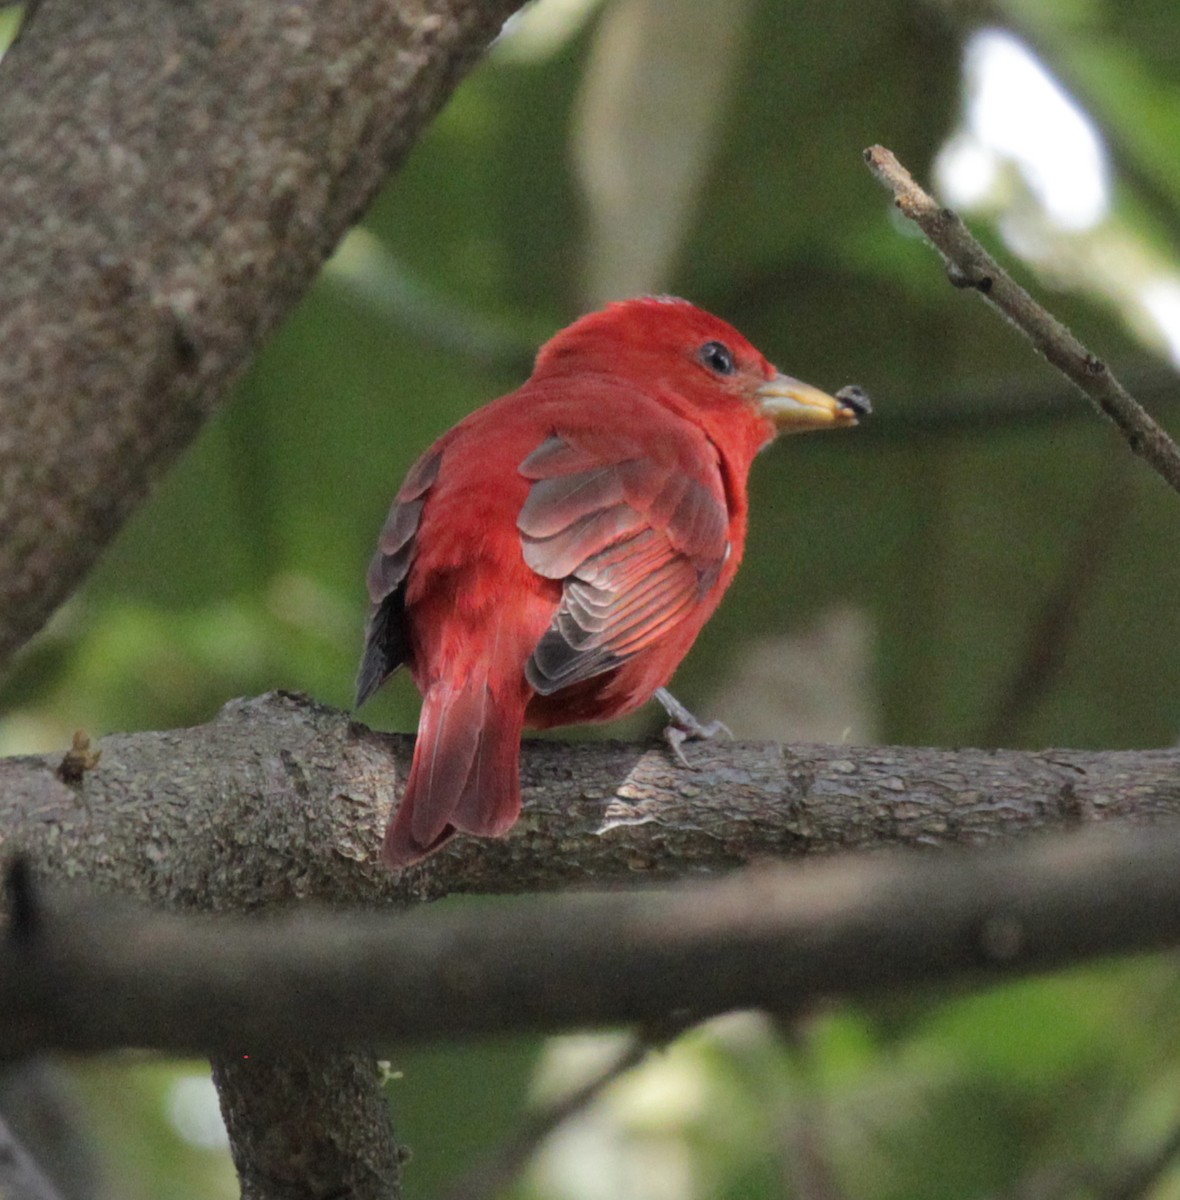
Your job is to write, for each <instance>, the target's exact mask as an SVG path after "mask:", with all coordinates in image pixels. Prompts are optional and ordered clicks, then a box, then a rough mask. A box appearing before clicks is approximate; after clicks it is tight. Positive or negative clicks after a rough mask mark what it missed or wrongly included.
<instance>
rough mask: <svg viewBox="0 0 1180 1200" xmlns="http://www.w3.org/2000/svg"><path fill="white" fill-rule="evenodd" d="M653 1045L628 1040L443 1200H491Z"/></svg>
mask: <svg viewBox="0 0 1180 1200" xmlns="http://www.w3.org/2000/svg"><path fill="white" fill-rule="evenodd" d="M654 1045H655V1043H654V1042H651V1041H649V1040H647V1039H646V1038H642V1037H634V1038H630V1039H629V1040H628V1041H627V1043H626V1045H625V1046H624V1047H623V1048H622V1049H621V1050H620V1051H619V1053H618V1054H617V1055H616V1056H615V1057H614V1058H613V1059H612V1060H611V1062H610V1063H608V1064H607V1065H606V1066H605V1067H604V1068H603V1069H602V1070H601V1071H600V1072H599V1073H598V1074H597V1075H595V1076H594V1077H593V1078H591V1079H588V1080H586V1082H585V1083H583V1084H582V1085H581V1086H580V1087H576V1088H574V1089H573V1091H571V1092H569V1093H567V1094H566V1095H564V1096H561V1097H559V1098H558V1099H557V1100H555V1101H554V1102H553V1103H552V1104H549V1105H547V1106H546V1107H545V1108H542V1109H540V1110H539V1111H538V1112H534V1113H530V1114H529V1115H528V1116H527V1117H526V1118H525V1120H524V1123H523V1124H522V1125H521V1127H520V1128H519V1129H518V1130H517V1131H516V1133H514V1134H513V1135H512V1136H511V1137H510V1138H508V1140H507V1141H505V1142H504V1143H503V1145H501V1146H499V1147H497V1149H496V1150H494V1151H493V1152H492V1153H491V1154H490V1155H488V1157H487V1158H485V1159H484V1160H483V1161H482V1162H481V1163H479V1164H478V1165H477V1166H476V1167H474V1168H473V1169H472V1170H471V1171H468V1172H467V1174H465V1175H464V1176H463V1178H462V1179H460V1180H459V1181H458V1182H457V1183H456V1184H455V1185H454V1186H453V1187H451V1188H449V1189H448V1190H447V1191H446V1192H444V1193H443V1195H444V1200H492V1198H493V1197H495V1196H497V1195H499V1194H500V1192H502V1191H503V1190H504V1189H505V1188H506V1187H508V1185H509V1184H510V1183H512V1181H513V1180H514V1179H515V1178H516V1177H517V1176H518V1175H519V1174H520V1172H521V1171H522V1170H523V1169H524V1167H525V1166H526V1165H527V1163H528V1162H529V1160H530V1159H531V1158H532V1157H533V1155H534V1154H535V1153H536V1152H537V1150H538V1148H539V1147H540V1146H541V1144H542V1142H544V1141H545V1139H546V1138H548V1137H549V1135H550V1134H552V1133H553V1132H554V1130H556V1129H557V1128H558V1126H560V1125H562V1124H564V1123H565V1122H566V1121H568V1120H569V1119H570V1118H571V1117H574V1116H576V1115H577V1114H578V1113H580V1112H583V1111H585V1110H586V1109H587V1108H589V1107H590V1105H591V1104H593V1103H594V1101H595V1100H597V1099H598V1097H599V1096H601V1095H602V1093H603V1092H604V1091H605V1090H606V1089H607V1088H608V1087H610V1085H611V1084H612V1083H614V1081H615V1080H616V1079H619V1078H620V1077H621V1076H623V1075H625V1074H626V1073H627V1072H628V1071H630V1070H632V1069H634V1068H635V1067H637V1066H639V1064H640V1063H641V1062H643V1060H644V1059H645V1058H646V1057H647V1055H648V1052H649V1051H650V1050H651V1049H652V1048H653V1046H654Z"/></svg>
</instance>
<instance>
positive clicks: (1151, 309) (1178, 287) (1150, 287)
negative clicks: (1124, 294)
mask: <svg viewBox="0 0 1180 1200" xmlns="http://www.w3.org/2000/svg"><path fill="white" fill-rule="evenodd" d="M1139 299H1140V300H1141V301H1142V303H1143V307H1144V308H1146V309H1147V311H1148V313H1149V314H1150V315H1151V317H1152V318H1153V319H1154V320H1155V323H1156V325H1158V326H1159V331H1160V333H1161V334H1163V337H1164V341H1165V342H1166V343H1167V347H1168V356H1169V357H1170V358H1171V360H1172V362H1173V363H1176V364H1178V365H1180V278H1176V277H1175V276H1173V277H1172V278H1171V279H1157V280H1156V281H1155V282H1154V283H1149V284H1147V285H1146V286H1145V287H1144V288H1143V289H1142V290H1141V291H1140V293H1139Z"/></svg>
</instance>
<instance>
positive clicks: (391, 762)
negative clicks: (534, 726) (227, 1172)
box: [0, 692, 1180, 910]
mask: <svg viewBox="0 0 1180 1200" xmlns="http://www.w3.org/2000/svg"><path fill="white" fill-rule="evenodd" d="M412 747H413V739H412V738H411V737H409V736H406V735H401V734H379V733H374V732H373V731H371V730H369V729H366V728H365V727H364V726H363V725H358V724H356V723H354V722H352V721H350V720H349V718H348V716H347V714H345V713H342V712H340V711H338V710H335V709H330V708H327V707H324V706H322V705H318V704H316V703H314V702H313V701H311V700H309V699H308V698H307V697H303V696H296V695H291V694H288V693H282V692H275V693H269V694H267V695H265V696H262V697H259V698H257V699H254V700H242V701H234V702H232V703H230V704H228V705H227V706H226V707H225V708H224V709H223V710H222V712H221V713H220V714H219V716H218V717H217V719H216V720H214V721H212V722H210V723H209V724H208V725H201V726H196V727H194V728H191V729H183V730H170V731H166V732H162V733H136V734H121V735H113V736H111V737H107V738H104V739H103V741H102V744H101V750H102V756H101V758H100V760H99V762H98V764H97V765H96V766H95V767H94V768H93V769H91V770H87V771H84V772H83V774H82V778H81V779H80V780H79V781H78V782H77V783H66V782H63V781H62V780H61V779H60V778H59V777H58V775H57V772H56V769H57V767H58V765H59V761H60V760H58V759H57V758H55V757H50V756H29V757H23V758H10V759H0V850H3V851H7V852H13V851H23V852H25V853H26V854H27V855H28V856H29V858H30V860H31V861H32V862H33V863H34V864H35V866H36V868H37V870H38V872H40V873H43V874H44V875H45V876H46V877H49V878H52V879H54V880H58V881H62V880H69V879H80V880H85V881H87V883H88V884H90V885H92V886H93V887H94V888H96V889H98V890H102V891H107V892H115V893H121V894H123V895H127V896H133V897H139V898H141V899H145V900H152V901H155V902H158V903H162V904H164V905H165V906H168V907H172V908H182V909H183V908H197V909H240V910H252V909H257V908H260V907H263V906H274V905H276V904H282V903H285V902H288V901H292V900H319V901H322V902H324V903H330V904H372V903H374V902H380V901H394V902H406V901H416V900H422V899H434V898H437V897H439V896H443V895H448V894H453V893H461V892H485V893H488V892H491V893H497V892H498V893H504V892H518V893H519V892H537V891H552V890H554V889H557V888H568V887H570V886H572V885H577V884H579V883H595V884H605V883H616V882H624V881H625V882H637V881H640V880H644V879H677V878H683V877H685V876H691V875H694V874H703V873H710V872H718V871H722V870H726V869H729V868H732V867H735V866H741V865H743V864H746V863H749V862H751V861H754V860H757V859H761V858H765V857H768V856H777V857H782V856H798V855H810V854H822V853H830V852H833V851H838V850H855V849H880V848H882V847H889V846H916V847H925V846H939V845H943V846H952V845H972V844H977V843H981V842H986V841H990V840H993V839H996V838H998V837H1002V836H1005V835H1011V834H1014V833H1027V832H1031V831H1033V830H1036V829H1043V830H1064V829H1070V828H1074V827H1077V826H1080V825H1084V824H1090V823H1095V822H1101V821H1106V820H1111V819H1116V818H1124V819H1125V818H1131V819H1135V820H1150V819H1154V818H1158V817H1165V816H1172V817H1175V816H1180V749H1166V750H1140V751H1115V752H1096V751H1083V750H1053V751H1045V752H1040V753H1032V752H1025V751H1011V750H994V751H993V750H935V749H926V748H921V747H918V748H911V747H888V746H875V747H856V746H815V745H806V746H791V747H782V746H778V745H774V744H770V743H745V744H743V743H738V742H724V741H721V740H716V741H713V742H708V743H695V744H693V745H691V746H690V747H689V748H688V753H689V756H690V758H691V760H692V762H693V764H694V765H695V766H696V767H697V768H698V769H697V770H695V771H692V772H686V771H684V770H683V769H682V768H680V767H678V766H676V765H675V764H674V763H673V762H672V761H671V759H670V758H669V756H668V755H667V753H666V751H665V749H664V748H663V746H662V744H647V745H632V744H627V743H621V742H596V743H583V744H578V745H571V744H562V743H556V742H548V741H530V742H526V743H525V748H524V752H523V755H522V783H523V792H524V797H525V804H524V812H523V815H522V817H521V820H520V821H519V823H518V824H517V826H516V828H515V829H514V830H513V832H512V833H511V835H510V836H508V837H506V838H500V839H472V838H459V839H456V840H455V841H454V842H453V843H452V844H451V845H449V846H448V847H446V848H444V850H443V851H441V852H440V853H438V854H435V855H432V856H431V857H430V858H428V859H427V860H426V861H425V862H424V863H422V864H420V865H418V866H416V867H414V868H411V869H410V870H407V871H403V872H400V873H399V874H396V875H395V874H391V873H390V872H388V871H386V870H385V869H384V868H383V867H381V866H380V864H379V862H378V859H377V851H378V847H379V846H380V843H381V832H382V829H383V827H384V823H385V821H386V819H387V817H388V815H389V811H390V808H391V806H392V805H393V804H394V802H395V799H396V792H397V788H396V783H397V781H398V780H399V779H404V777H405V774H406V771H407V768H408V764H409V760H410V753H411V750H412Z"/></svg>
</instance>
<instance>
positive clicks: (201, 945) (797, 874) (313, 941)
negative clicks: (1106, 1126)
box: [0, 824, 1180, 1090]
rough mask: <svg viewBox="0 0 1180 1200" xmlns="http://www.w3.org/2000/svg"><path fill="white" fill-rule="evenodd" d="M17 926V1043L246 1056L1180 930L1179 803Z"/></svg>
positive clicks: (842, 985)
mask: <svg viewBox="0 0 1180 1200" xmlns="http://www.w3.org/2000/svg"><path fill="white" fill-rule="evenodd" d="M27 907H28V906H26V908H27ZM12 933H13V936H10V937H9V938H8V939H7V940H6V941H5V942H4V943H3V944H0V1045H3V1046H5V1047H6V1048H7V1051H8V1052H9V1053H32V1052H34V1051H37V1050H42V1049H47V1048H53V1049H66V1050H72V1051H77V1050H82V1051H92V1050H104V1049H112V1048H115V1047H122V1046H128V1045H131V1046H146V1047H151V1048H155V1049H164V1050H170V1051H177V1052H182V1053H187V1052H193V1051H207V1050H210V1049H214V1050H218V1051H222V1052H225V1053H227V1054H233V1053H236V1054H237V1055H238V1056H239V1057H238V1058H237V1059H236V1060H235V1059H232V1058H230V1057H226V1058H223V1059H222V1064H223V1065H222V1068H221V1069H222V1070H223V1071H224V1070H227V1069H230V1064H231V1063H234V1064H235V1066H234V1068H233V1069H235V1070H237V1071H238V1072H239V1073H242V1072H246V1073H249V1072H251V1071H252V1070H254V1066H253V1063H254V1060H255V1058H256V1056H257V1055H259V1054H265V1053H266V1052H267V1051H270V1050H274V1049H281V1048H283V1047H285V1046H300V1047H325V1046H327V1047H331V1046H338V1045H365V1044H374V1045H380V1046H391V1045H396V1044H398V1043H404V1042H407V1041H414V1040H421V1039H424V1038H438V1037H445V1038H455V1037H469V1036H473V1035H476V1036H479V1035H490V1034H505V1033H520V1032H541V1033H554V1032H565V1031H569V1030H572V1029H581V1028H585V1027H587V1026H601V1025H617V1024H627V1023H640V1024H642V1025H647V1026H653V1027H657V1028H658V1027H659V1026H660V1024H668V1023H673V1024H677V1025H683V1024H684V1023H685V1022H688V1021H696V1020H699V1019H702V1018H704V1017H708V1016H712V1015H715V1014H717V1013H722V1012H726V1011H728V1010H730V1009H734V1008H762V1009H766V1010H768V1011H770V1012H775V1013H787V1014H791V1013H796V1012H798V1011H800V1010H802V1009H804V1008H806V1007H807V1006H808V1005H809V1004H811V1003H813V1002H814V1001H816V1000H817V999H819V998H821V997H831V996H856V995H874V994H880V993H882V992H886V991H888V990H890V989H894V988H899V987H913V986H916V985H928V984H948V983H961V982H968V983H971V982H979V981H983V980H989V979H999V978H1003V977H1007V976H1011V975H1015V974H1027V973H1029V972H1031V971H1037V970H1045V969H1049V968H1053V967H1057V966H1061V965H1064V964H1072V963H1077V962H1081V961H1085V960H1087V959H1090V958H1093V957H1096V956H1099V955H1109V954H1118V953H1130V952H1134V951H1140V950H1151V949H1160V948H1164V947H1173V946H1177V945H1180V826H1177V825H1175V824H1173V825H1169V826H1167V827H1162V826H1161V827H1157V828H1155V829H1152V830H1133V831H1128V830H1123V831H1120V832H1117V833H1116V832H1115V831H1113V830H1103V831H1090V832H1087V833H1079V834H1074V835H1072V836H1069V837H1064V838H1055V839H1037V840H1035V841H1032V842H1030V843H1029V844H1026V845H1020V846H1004V847H990V848H988V849H986V850H975V851H973V852H965V851H959V852H958V853H956V854H953V855H951V854H948V855H940V856H937V857H934V856H930V857H926V858H923V859H920V860H915V858H914V857H913V855H902V854H894V855H892V856H876V857H864V856H859V857H852V858H841V859H832V860H828V861H825V862H815V863H812V864H808V865H806V866H803V867H799V866H795V867H786V866H782V865H774V866H771V865H763V866H760V867H757V868H754V869H751V870H750V871H746V872H744V873H741V874H738V875H732V876H730V877H728V878H726V879H724V880H720V881H717V880H714V881H711V882H708V883H704V882H700V881H696V882H693V883H691V884H688V885H681V886H679V887H678V888H672V889H666V890H663V891H652V890H648V889H643V890H640V891H630V892H623V893H618V892H615V893H607V894H603V895H596V896H585V895H574V896H550V897H543V898H541V897H525V898H520V899H516V900H514V901H512V902H510V903H506V904H504V905H502V906H497V907H495V908H492V909H490V910H488V909H480V910H478V911H477V910H473V909H471V908H461V909H451V910H447V911H437V910H427V909H422V908H419V909H416V910H415V911H413V912H410V913H403V914H400V915H397V916H390V915H384V914H378V913H371V912H353V913H349V914H339V913H324V912H322V911H319V912H307V911H302V912H300V913H298V914H296V915H294V916H292V917H290V918H287V919H285V920H276V919H274V918H272V919H270V920H259V919H257V918H248V917H246V918H244V917H231V916H228V915H222V916H219V917H203V918H202V917H196V916H192V915H189V916H183V917H182V916H176V915H173V914H167V913H152V912H150V911H147V910H143V909H140V908H135V907H130V906H127V905H125V904H119V903H118V902H113V901H105V902H104V901H94V900H89V899H87V900H83V901H81V902H75V903H64V904H62V905H61V906H60V907H59V906H57V905H54V904H52V903H51V904H48V905H46V906H45V908H44V910H43V911H42V912H41V914H40V916H39V919H38V920H37V922H36V924H35V927H33V928H31V929H27V930H26V929H25V928H24V927H23V925H22V924H19V923H16V922H14V924H13V929H12ZM246 1055H248V1056H249V1057H248V1058H246V1057H243V1056H246ZM262 1061H265V1059H264V1060H262ZM297 1090H298V1089H297Z"/></svg>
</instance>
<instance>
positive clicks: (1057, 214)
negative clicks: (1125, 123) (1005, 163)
mask: <svg viewBox="0 0 1180 1200" xmlns="http://www.w3.org/2000/svg"><path fill="white" fill-rule="evenodd" d="M963 74H964V79H965V82H966V85H967V105H966V111H965V114H964V130H963V132H961V133H960V134H959V135H957V136H956V137H955V138H954V139H952V140H951V142H949V143H948V145H947V148H946V150H945V151H944V152H943V154H942V155H941V156H940V159H939V175H940V179H941V184H942V187H943V189H944V191H945V192H946V194H947V196H948V198H949V199H950V200H951V202H952V203H954V204H962V205H966V206H970V205H972V204H976V203H979V202H980V201H981V200H982V199H984V198H985V197H986V193H987V192H988V191H989V190H990V189H991V187H992V186H994V184H995V183H996V181H997V179H998V176H999V164H1000V161H1001V160H1004V159H1007V160H1009V161H1011V162H1012V163H1014V164H1015V165H1016V166H1017V167H1018V168H1019V170H1020V172H1021V174H1022V175H1023V177H1024V179H1025V180H1026V182H1027V183H1028V186H1029V189H1030V190H1031V191H1032V193H1033V194H1034V195H1035V196H1036V198H1037V200H1038V201H1039V202H1040V204H1041V205H1042V207H1043V208H1044V210H1045V213H1046V215H1047V216H1048V218H1049V219H1050V221H1052V222H1053V224H1054V225H1056V226H1057V227H1058V228H1060V229H1065V230H1074V231H1081V230H1085V229H1091V228H1093V227H1094V226H1095V225H1097V224H1098V223H1099V222H1100V221H1101V220H1102V219H1103V218H1104V217H1105V216H1106V215H1107V213H1108V212H1109V209H1110V182H1109V178H1108V176H1109V170H1108V166H1107V160H1106V152H1105V150H1104V148H1103V145H1102V139H1101V138H1100V137H1099V135H1098V131H1097V129H1095V127H1094V124H1093V122H1092V121H1091V120H1090V119H1089V117H1087V116H1086V114H1085V113H1084V112H1083V111H1082V110H1081V109H1080V108H1079V107H1078V106H1077V105H1076V104H1075V103H1074V102H1073V100H1072V99H1071V98H1070V97H1069V95H1068V94H1067V93H1066V92H1065V91H1064V89H1063V88H1062V87H1061V85H1060V84H1059V83H1058V82H1057V81H1056V80H1055V79H1054V78H1053V77H1052V75H1050V74H1049V72H1048V71H1047V70H1046V69H1045V68H1044V66H1043V65H1042V64H1041V62H1040V60H1039V59H1038V58H1037V57H1036V56H1035V55H1034V54H1033V53H1032V52H1031V51H1030V50H1029V49H1028V47H1027V46H1025V45H1024V43H1023V42H1021V41H1020V40H1019V39H1017V38H1015V37H1013V36H1012V34H1010V33H1006V32H1004V31H1003V30H999V29H985V30H982V31H981V32H979V33H977V34H974V35H973V36H972V38H971V40H970V41H969V42H968V43H967V52H966V59H965V62H964V66H963Z"/></svg>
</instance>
